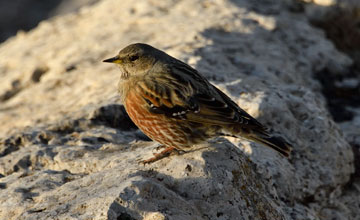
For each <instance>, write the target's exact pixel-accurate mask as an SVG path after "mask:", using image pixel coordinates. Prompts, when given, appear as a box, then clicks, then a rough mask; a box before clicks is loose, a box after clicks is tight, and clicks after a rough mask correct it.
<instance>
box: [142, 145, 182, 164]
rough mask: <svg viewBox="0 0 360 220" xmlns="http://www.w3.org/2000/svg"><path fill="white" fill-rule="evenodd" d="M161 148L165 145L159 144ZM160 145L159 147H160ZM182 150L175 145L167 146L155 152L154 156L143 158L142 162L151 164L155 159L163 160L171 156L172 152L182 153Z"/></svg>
mask: <svg viewBox="0 0 360 220" xmlns="http://www.w3.org/2000/svg"><path fill="white" fill-rule="evenodd" d="M159 147H160V148H164V145H161V146H159ZM159 147H158V148H159ZM180 151H181V150H178V149H176V148H175V147H166V148H165V149H164V150H163V151H161V152H160V153H154V157H152V158H150V159H147V160H143V161H141V162H140V163H142V164H144V165H146V164H150V163H153V162H155V161H158V160H161V159H163V158H165V157H168V156H170V154H171V153H173V152H176V153H177V154H180Z"/></svg>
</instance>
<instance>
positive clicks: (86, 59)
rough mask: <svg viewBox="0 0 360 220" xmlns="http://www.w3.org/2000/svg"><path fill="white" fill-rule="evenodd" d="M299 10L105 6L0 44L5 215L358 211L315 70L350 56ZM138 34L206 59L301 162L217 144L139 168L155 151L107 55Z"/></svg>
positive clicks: (176, 3)
mask: <svg viewBox="0 0 360 220" xmlns="http://www.w3.org/2000/svg"><path fill="white" fill-rule="evenodd" d="M297 4H298V3H296V2H293V1H285V0H284V1H275V0H274V1H271V0H269V1H250V0H248V1H246V0H243V1H240V0H239V1H235V0H227V1H220V0H213V1H200V0H196V1H194V0H172V1H152V0H149V1H131V0H124V1H121V3H120V2H119V3H114V1H111V0H103V1H100V2H98V3H97V4H95V5H93V6H89V7H87V8H82V10H80V12H78V13H74V14H70V15H66V16H63V17H58V18H55V19H51V20H50V21H45V22H42V23H40V25H39V26H38V27H37V28H35V29H34V30H32V31H30V32H28V33H19V34H18V35H17V36H16V37H13V38H11V39H9V40H7V41H6V42H4V43H3V44H1V45H0V57H1V59H0V79H1V80H0V121H1V125H0V128H1V129H0V137H1V139H0V218H1V219H107V218H109V219H219V220H220V219H221V220H222V219H276V220H277V219H357V217H358V215H359V213H358V212H359V211H358V209H356V208H355V206H354V205H353V204H352V200H353V199H354V198H355V199H356V198H358V197H360V196H359V189H358V187H357V186H358V185H357V184H352V182H351V181H352V179H351V175H352V174H353V173H354V171H355V169H354V155H353V149H352V147H351V146H350V145H349V143H348V139H346V138H347V137H348V133H346V134H345V136H344V135H343V133H342V132H341V130H340V129H339V126H338V125H337V124H336V123H335V122H334V121H333V120H332V118H331V116H330V114H329V112H328V110H327V108H326V101H325V98H324V96H323V95H322V93H321V89H322V87H321V84H320V83H319V81H317V80H316V79H315V77H314V74H315V73H316V72H319V71H321V70H323V69H325V68H328V69H331V70H332V72H341V71H342V70H344V69H346V68H348V67H349V66H350V65H351V64H352V60H351V59H350V58H349V57H348V56H346V55H344V54H343V53H341V52H339V51H338V50H337V49H336V48H335V47H334V45H333V44H332V43H331V42H330V41H329V40H327V39H326V38H325V35H324V32H323V31H321V30H320V29H318V28H315V27H313V26H312V25H311V24H310V23H309V21H308V19H307V18H306V17H305V16H304V14H303V13H302V12H301V10H297V8H298V7H299V6H298V5H297ZM295 9H296V10H295ZM134 42H145V43H149V44H151V45H154V46H155V47H158V48H160V49H163V50H165V51H166V52H168V53H169V54H171V55H173V56H175V57H177V58H179V59H182V60H184V61H186V62H187V63H189V64H190V65H192V66H194V67H196V68H197V69H198V70H199V71H200V72H201V73H203V74H204V75H205V76H206V77H207V78H208V79H209V80H210V81H212V82H213V83H214V84H215V85H217V86H218V87H219V88H220V89H222V90H223V91H224V92H226V93H227V94H228V95H229V96H231V97H232V98H233V100H235V101H236V102H237V103H238V104H239V105H240V106H241V107H243V108H244V109H245V110H246V111H248V112H249V113H250V114H252V115H253V116H254V117H256V118H258V119H259V120H260V121H261V122H262V123H264V124H265V125H267V126H268V127H270V128H271V129H272V130H273V132H274V133H281V134H282V135H283V136H284V137H286V138H287V139H288V140H289V142H291V143H292V144H293V146H294V152H293V155H292V157H291V159H286V158H283V157H281V156H280V155H278V154H277V153H276V152H274V151H272V150H270V149H267V148H264V147H262V146H260V145H258V144H254V143H250V142H247V141H245V140H235V139H232V138H228V139H225V138H218V139H215V140H212V141H209V142H208V143H206V144H203V145H199V146H196V147H195V148H194V150H193V151H191V152H188V153H185V154H183V155H174V156H171V157H169V158H165V159H163V160H160V161H158V162H155V163H153V164H151V165H147V166H143V165H139V164H138V161H140V160H141V159H146V158H148V157H151V156H152V153H153V152H155V147H156V146H157V145H156V143H154V142H152V141H150V140H149V139H148V138H147V137H146V136H145V135H144V134H142V133H141V132H140V131H138V130H137V129H136V127H135V126H134V125H133V124H132V123H131V121H130V119H129V118H128V116H127V115H126V114H125V113H124V109H123V107H122V106H121V103H119V101H118V98H117V95H116V85H117V80H118V78H119V72H118V69H117V68H116V67H114V66H113V65H109V64H103V63H101V60H102V59H104V58H108V57H109V56H112V55H114V54H116V53H117V52H118V50H119V49H120V48H122V47H124V46H126V45H128V44H130V43H134ZM356 123H359V120H358V119H357V120H354V121H352V122H351V123H350V124H349V125H348V126H350V127H351V126H354V127H359V126H357V125H358V124H356ZM344 126H345V125H342V127H344ZM352 137H353V136H352ZM355 162H356V161H355ZM349 194H350V195H351V196H347V195H349ZM344 201H345V202H344ZM358 201H360V200H358Z"/></svg>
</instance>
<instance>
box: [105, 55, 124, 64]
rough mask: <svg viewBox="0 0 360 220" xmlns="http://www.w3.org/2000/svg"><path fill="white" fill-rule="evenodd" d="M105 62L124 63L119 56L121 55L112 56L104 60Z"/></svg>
mask: <svg viewBox="0 0 360 220" xmlns="http://www.w3.org/2000/svg"><path fill="white" fill-rule="evenodd" d="M103 62H105V63H122V60H121V59H120V58H119V56H115V57H111V58H109V59H106V60H103Z"/></svg>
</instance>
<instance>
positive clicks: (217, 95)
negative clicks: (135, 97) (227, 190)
mask: <svg viewBox="0 0 360 220" xmlns="http://www.w3.org/2000/svg"><path fill="white" fill-rule="evenodd" d="M170 70H171V71H172V72H171V74H161V73H158V74H156V73H155V74H154V73H152V74H151V76H148V77H147V78H146V79H144V81H145V80H146V83H145V82H139V83H138V87H139V88H140V90H141V91H140V93H141V94H142V96H143V98H144V99H145V100H146V102H147V103H148V105H149V106H148V108H149V110H150V111H152V112H153V113H156V114H164V115H166V116H168V117H171V118H174V119H182V120H188V121H191V122H197V123H204V124H208V125H220V126H225V125H236V124H238V125H248V126H253V127H255V128H257V129H258V130H259V132H260V133H262V134H265V135H266V134H267V132H266V128H265V127H264V126H263V125H261V124H260V123H259V122H258V121H257V120H256V119H254V118H253V117H251V116H250V115H249V114H248V113H246V112H245V111H244V110H243V109H241V108H240V107H239V106H238V105H237V104H236V103H235V102H233V101H232V100H231V99H230V98H229V97H228V96H227V95H226V94H225V93H223V92H222V91H220V90H219V89H217V88H216V87H214V86H213V85H211V84H210V83H209V82H208V81H207V80H206V79H205V78H203V77H201V76H200V74H199V73H198V72H197V71H196V70H195V69H193V68H191V67H190V66H188V65H187V64H184V63H180V64H179V63H176V65H174V68H171V69H170ZM171 77H172V78H171ZM159 82H161V83H159Z"/></svg>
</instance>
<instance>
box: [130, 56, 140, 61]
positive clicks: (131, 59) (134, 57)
mask: <svg viewBox="0 0 360 220" xmlns="http://www.w3.org/2000/svg"><path fill="white" fill-rule="evenodd" d="M129 59H130V61H135V60H137V59H139V56H138V55H133V56H131V57H130V58H129Z"/></svg>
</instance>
